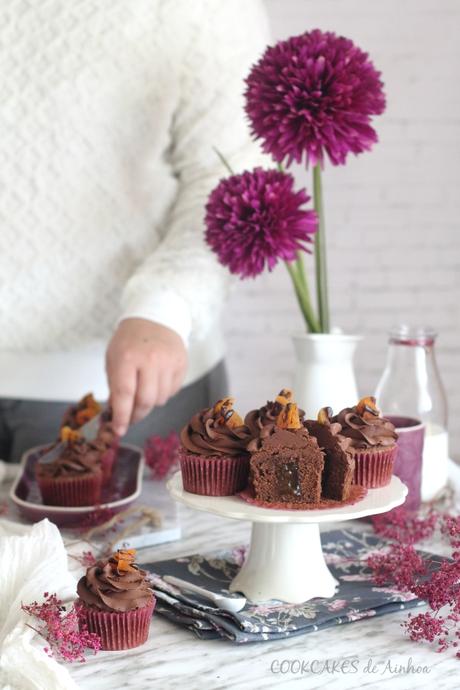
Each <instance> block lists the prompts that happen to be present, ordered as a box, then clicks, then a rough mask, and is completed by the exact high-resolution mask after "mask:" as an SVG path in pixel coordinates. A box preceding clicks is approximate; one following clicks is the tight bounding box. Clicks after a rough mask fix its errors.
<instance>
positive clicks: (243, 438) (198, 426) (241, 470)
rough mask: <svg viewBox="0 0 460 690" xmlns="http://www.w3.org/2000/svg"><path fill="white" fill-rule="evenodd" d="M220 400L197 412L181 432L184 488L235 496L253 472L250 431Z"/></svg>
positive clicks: (227, 400)
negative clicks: (249, 447)
mask: <svg viewBox="0 0 460 690" xmlns="http://www.w3.org/2000/svg"><path fill="white" fill-rule="evenodd" d="M233 404H234V399H233V398H224V399H222V400H219V401H218V402H217V403H216V404H215V405H214V407H209V408H206V409H204V410H202V411H201V412H198V413H197V414H195V415H194V416H193V417H192V418H191V420H190V422H189V423H188V424H187V425H186V426H185V427H184V428H183V429H182V431H181V434H180V440H181V448H180V449H179V460H180V468H181V473H182V483H183V486H184V489H185V490H186V491H189V492H190V493H193V494H201V495H203V496H231V495H232V494H235V493H238V491H241V490H242V489H244V488H245V486H246V484H247V479H248V472H249V454H248V452H247V451H246V445H247V444H248V441H249V438H250V436H249V432H248V429H247V427H246V426H245V425H244V423H243V420H242V419H241V417H240V416H239V414H238V413H237V412H236V411H235V410H234V409H233Z"/></svg>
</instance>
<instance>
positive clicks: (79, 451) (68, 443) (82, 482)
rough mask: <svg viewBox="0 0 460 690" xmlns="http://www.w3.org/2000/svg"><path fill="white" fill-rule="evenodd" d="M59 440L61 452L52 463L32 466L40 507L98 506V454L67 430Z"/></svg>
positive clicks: (100, 484) (76, 434) (99, 465)
mask: <svg viewBox="0 0 460 690" xmlns="http://www.w3.org/2000/svg"><path fill="white" fill-rule="evenodd" d="M66 429H68V427H67V428H66ZM61 438H62V441H63V448H62V452H61V453H60V454H59V456H58V457H57V458H56V459H55V460H53V462H50V463H46V464H40V462H37V464H36V465H35V476H36V479H37V483H38V486H39V489H40V492H41V495H42V499H43V503H45V504H46V505H52V506H92V505H96V504H97V503H100V501H101V487H102V468H101V461H100V457H101V456H100V452H99V451H98V449H97V448H94V447H92V445H91V444H89V443H87V442H86V441H85V440H84V439H82V438H80V437H79V436H78V433H76V432H72V431H71V430H70V429H69V430H68V431H66V430H63V432H62V435H61Z"/></svg>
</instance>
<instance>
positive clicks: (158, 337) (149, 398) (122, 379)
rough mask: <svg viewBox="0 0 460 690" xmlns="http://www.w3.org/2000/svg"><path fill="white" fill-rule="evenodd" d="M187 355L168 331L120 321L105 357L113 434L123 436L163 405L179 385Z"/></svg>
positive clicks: (142, 322)
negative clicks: (155, 408)
mask: <svg viewBox="0 0 460 690" xmlns="http://www.w3.org/2000/svg"><path fill="white" fill-rule="evenodd" d="M186 368H187V352H186V349H185V346H184V343H183V341H182V338H181V337H180V336H179V335H178V334H177V333H176V332H175V331H172V330H171V329H170V328H167V327H166V326H161V325H160V324H158V323H154V322H153V321H147V320H146V319H124V320H123V321H121V323H120V324H119V326H118V328H117V330H116V331H115V333H114V335H113V337H112V340H111V341H110V343H109V346H108V348H107V353H106V369H107V377H108V381H109V388H110V404H111V406H112V410H113V426H114V430H115V432H116V433H117V434H118V435H120V436H123V435H124V434H125V433H126V432H127V430H128V426H129V424H130V423H135V422H139V421H140V420H141V419H143V418H144V417H145V416H146V415H147V414H148V413H149V412H150V410H151V409H152V408H153V407H156V406H157V405H164V404H165V403H166V401H167V400H168V399H169V398H170V397H171V396H173V395H174V393H176V392H177V391H178V390H179V389H180V387H181V384H182V381H183V379H184V376H185V372H186Z"/></svg>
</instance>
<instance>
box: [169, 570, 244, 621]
mask: <svg viewBox="0 0 460 690" xmlns="http://www.w3.org/2000/svg"><path fill="white" fill-rule="evenodd" d="M163 580H164V581H165V582H168V583H169V584H170V585H174V586H175V587H178V588H179V589H185V590H186V591H187V592H195V594H200V595H201V596H202V597H204V598H205V599H210V600H211V601H212V602H213V603H214V604H215V605H216V606H217V607H218V608H219V609H222V610H223V611H228V612H229V613H237V612H238V611H241V609H243V608H244V607H245V606H246V598H245V597H224V596H223V595H221V594H216V593H215V592H210V591H209V589H204V587H199V586H198V585H194V584H192V583H191V582H187V581H186V580H181V579H180V578H179V577H174V576H173V575H163Z"/></svg>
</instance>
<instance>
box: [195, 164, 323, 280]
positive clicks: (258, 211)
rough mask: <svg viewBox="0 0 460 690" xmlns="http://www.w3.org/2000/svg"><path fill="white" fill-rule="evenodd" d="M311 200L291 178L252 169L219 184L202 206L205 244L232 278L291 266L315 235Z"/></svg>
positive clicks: (314, 215)
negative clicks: (285, 264) (284, 263)
mask: <svg viewBox="0 0 460 690" xmlns="http://www.w3.org/2000/svg"><path fill="white" fill-rule="evenodd" d="M309 200H310V197H309V196H308V195H307V193H306V192H305V190H303V189H302V190H300V191H295V189H294V179H293V177H292V176H291V175H289V174H285V173H282V172H278V171H277V170H263V169H262V168H255V169H254V170H253V171H251V172H248V171H245V172H243V173H242V174H240V175H232V176H231V177H228V178H226V179H224V180H221V181H220V182H219V184H218V186H217V187H216V188H215V189H214V190H213V191H212V192H211V194H210V196H209V200H208V203H207V205H206V241H207V243H208V244H209V245H210V247H211V248H212V249H213V250H214V251H215V253H216V254H217V256H218V257H219V261H220V262H221V263H222V264H223V265H224V266H227V267H228V268H229V269H230V271H231V273H236V274H239V275H240V276H241V277H242V278H245V277H251V276H252V277H254V276H256V275H258V274H259V273H262V271H263V270H264V268H265V267H266V266H267V267H268V269H269V270H271V269H272V268H273V267H274V266H275V265H276V263H277V261H278V260H280V259H283V260H285V261H292V260H294V259H295V258H296V253H297V252H298V251H307V247H306V245H308V243H309V242H311V241H312V238H311V236H312V234H313V233H314V232H316V214H315V212H314V211H312V210H309V209H304V208H302V207H303V205H304V204H306V203H308V201H309Z"/></svg>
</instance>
